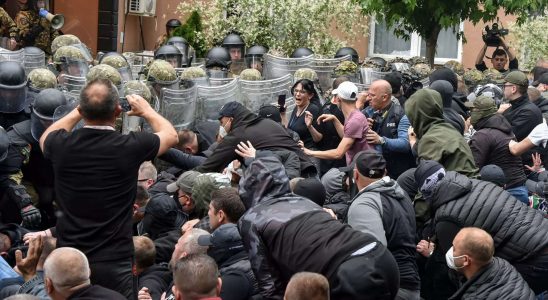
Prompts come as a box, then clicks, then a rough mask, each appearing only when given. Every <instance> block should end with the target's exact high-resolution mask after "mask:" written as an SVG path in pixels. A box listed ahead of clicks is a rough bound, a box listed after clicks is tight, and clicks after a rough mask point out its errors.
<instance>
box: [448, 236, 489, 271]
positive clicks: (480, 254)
mask: <svg viewBox="0 0 548 300" xmlns="http://www.w3.org/2000/svg"><path fill="white" fill-rule="evenodd" d="M494 254H495V245H494V242H493V238H492V237H491V235H489V233H487V232H486V231H484V230H482V229H480V228H474V227H466V228H463V229H461V230H460V231H459V233H457V235H456V236H455V238H454V239H453V247H451V249H449V251H447V253H446V255H445V258H446V261H447V265H448V266H450V267H454V269H456V270H457V271H458V272H460V273H463V274H464V276H465V277H466V278H467V279H470V278H471V277H472V276H473V275H474V274H475V273H476V272H477V271H478V270H479V269H481V268H482V267H483V266H485V265H487V264H489V263H490V262H491V260H492V259H493V255H494Z"/></svg>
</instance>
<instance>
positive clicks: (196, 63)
mask: <svg viewBox="0 0 548 300" xmlns="http://www.w3.org/2000/svg"><path fill="white" fill-rule="evenodd" d="M190 66H191V67H202V68H203V67H204V66H205V58H194V59H193V60H192V63H191V64H190Z"/></svg>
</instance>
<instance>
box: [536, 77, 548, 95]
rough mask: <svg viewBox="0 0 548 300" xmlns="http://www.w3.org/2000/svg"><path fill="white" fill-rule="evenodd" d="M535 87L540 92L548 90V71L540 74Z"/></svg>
mask: <svg viewBox="0 0 548 300" xmlns="http://www.w3.org/2000/svg"><path fill="white" fill-rule="evenodd" d="M537 89H538V90H539V91H541V92H546V91H548V72H545V73H544V74H542V75H541V76H540V78H539V79H538V86H537Z"/></svg>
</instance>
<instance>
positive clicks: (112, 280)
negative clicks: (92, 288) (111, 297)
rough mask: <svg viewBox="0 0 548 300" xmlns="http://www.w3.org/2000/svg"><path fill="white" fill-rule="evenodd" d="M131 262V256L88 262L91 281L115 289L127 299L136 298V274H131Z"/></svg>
mask: <svg viewBox="0 0 548 300" xmlns="http://www.w3.org/2000/svg"><path fill="white" fill-rule="evenodd" d="M133 264H134V261H133V258H127V259H122V260H117V261H100V262H90V263H89V267H90V269H91V278H90V279H91V283H92V284H98V285H100V286H103V287H105V288H107V289H111V290H113V291H117V292H118V293H120V294H122V295H124V296H125V297H126V298H127V299H128V300H136V299H137V276H135V275H134V274H133Z"/></svg>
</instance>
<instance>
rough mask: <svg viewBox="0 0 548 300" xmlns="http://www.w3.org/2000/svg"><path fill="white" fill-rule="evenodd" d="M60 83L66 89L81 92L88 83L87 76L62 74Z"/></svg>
mask: <svg viewBox="0 0 548 300" xmlns="http://www.w3.org/2000/svg"><path fill="white" fill-rule="evenodd" d="M59 85H60V87H61V89H62V90H64V91H67V92H70V93H76V94H80V91H81V90H82V89H83V88H84V86H85V85H86V78H85V77H76V76H70V75H66V74H62V75H60V76H59Z"/></svg>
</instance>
